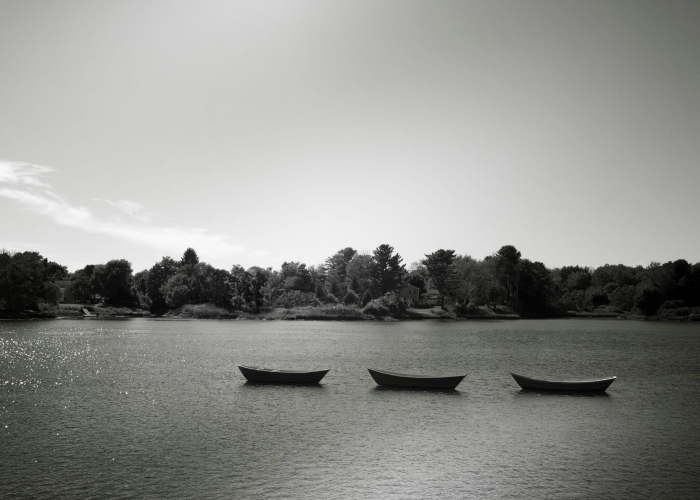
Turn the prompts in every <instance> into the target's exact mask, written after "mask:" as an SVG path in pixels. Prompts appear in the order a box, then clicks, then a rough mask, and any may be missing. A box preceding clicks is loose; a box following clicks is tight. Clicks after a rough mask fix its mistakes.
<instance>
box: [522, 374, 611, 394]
mask: <svg viewBox="0 0 700 500" xmlns="http://www.w3.org/2000/svg"><path fill="white" fill-rule="evenodd" d="M511 375H513V378H514V379H515V381H516V382H517V383H518V385H519V386H520V387H522V388H523V389H539V390H547V391H604V390H605V389H607V388H608V387H609V386H610V384H612V383H613V382H614V381H615V379H616V378H617V377H610V378H600V379H595V380H541V379H536V378H530V377H525V376H523V375H517V374H515V373H511Z"/></svg>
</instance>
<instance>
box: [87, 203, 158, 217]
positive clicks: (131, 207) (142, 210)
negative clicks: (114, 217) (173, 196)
mask: <svg viewBox="0 0 700 500" xmlns="http://www.w3.org/2000/svg"><path fill="white" fill-rule="evenodd" d="M91 199H92V200H93V201H104V202H105V203H107V204H108V205H111V206H113V207H114V208H116V209H117V210H119V211H120V212H123V213H125V214H127V215H130V216H131V217H133V218H134V219H136V220H140V221H141V222H149V221H151V220H152V219H153V212H151V211H150V210H148V209H147V208H146V207H144V206H143V205H141V204H140V203H139V202H138V201H133V200H117V201H112V200H104V199H102V198H91Z"/></svg>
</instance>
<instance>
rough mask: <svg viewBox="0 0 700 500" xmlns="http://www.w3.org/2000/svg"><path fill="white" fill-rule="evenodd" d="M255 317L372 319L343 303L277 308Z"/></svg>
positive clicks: (274, 318) (326, 319)
mask: <svg viewBox="0 0 700 500" xmlns="http://www.w3.org/2000/svg"><path fill="white" fill-rule="evenodd" d="M256 317H257V318H258V319H263V320H324V321H329V320H334V321H364V320H368V319H374V318H373V317H371V316H367V315H365V314H362V312H361V311H360V310H359V309H358V308H357V307H354V306H344V305H327V306H307V307H292V308H289V309H283V308H277V309H273V310H271V311H269V312H265V313H262V314H260V315H257V316H256Z"/></svg>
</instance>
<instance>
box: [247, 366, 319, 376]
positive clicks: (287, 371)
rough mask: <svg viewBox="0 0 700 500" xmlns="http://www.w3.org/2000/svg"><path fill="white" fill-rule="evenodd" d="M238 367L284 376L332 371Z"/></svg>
mask: <svg viewBox="0 0 700 500" xmlns="http://www.w3.org/2000/svg"><path fill="white" fill-rule="evenodd" d="M237 366H238V368H239V369H240V368H243V369H246V370H251V371H256V372H263V373H282V374H285V373H288V374H290V375H299V374H307V375H311V374H317V373H323V372H325V373H328V372H329V371H331V369H330V368H328V369H326V368H324V369H322V370H278V369H276V368H262V367H258V366H248V365H237Z"/></svg>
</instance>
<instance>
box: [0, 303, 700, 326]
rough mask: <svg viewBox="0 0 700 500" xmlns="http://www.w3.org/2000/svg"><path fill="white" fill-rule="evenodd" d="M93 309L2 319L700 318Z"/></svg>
mask: <svg viewBox="0 0 700 500" xmlns="http://www.w3.org/2000/svg"><path fill="white" fill-rule="evenodd" d="M88 307H89V308H90V309H92V311H91V312H92V313H93V314H95V316H85V315H83V314H82V312H81V311H80V309H81V308H78V307H72V308H70V309H68V308H66V309H59V310H54V309H51V310H44V311H29V310H25V311H17V312H11V313H8V312H0V321H26V320H64V319H85V320H91V319H131V318H146V319H157V320H174V321H188V320H203V319H213V320H229V321H233V320H235V321H384V322H396V321H425V320H441V321H475V320H476V321H482V320H489V321H494V320H497V321H506V320H508V321H513V320H523V321H527V320H542V319H611V320H612V319H616V320H628V321H629V320H636V321H661V322H680V323H692V322H697V321H700V317H694V316H683V317H674V318H668V317H660V316H650V317H646V316H642V315H639V314H633V313H630V312H621V313H613V312H609V311H605V312H597V313H596V312H588V311H569V312H568V313H564V314H552V315H544V316H530V315H522V316H521V315H518V314H498V313H494V312H492V311H490V310H489V312H490V314H489V313H483V314H466V315H459V316H458V315H457V314H456V313H455V312H453V311H442V310H440V309H439V308H438V307H436V308H433V309H408V310H407V311H406V312H405V313H404V314H402V315H397V316H392V315H389V316H371V315H367V314H362V313H359V311H358V313H357V314H323V313H319V312H318V311H305V310H304V309H303V308H293V309H282V308H278V309H273V310H271V311H266V312H263V313H257V314H254V313H247V312H242V311H235V312H231V311H226V310H222V311H221V312H217V313H214V312H213V311H210V310H203V311H199V312H198V311H197V308H196V307H193V308H190V309H188V310H185V311H168V312H166V313H164V314H161V315H158V314H152V313H151V312H150V311H145V310H143V309H130V308H125V307H96V306H88Z"/></svg>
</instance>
